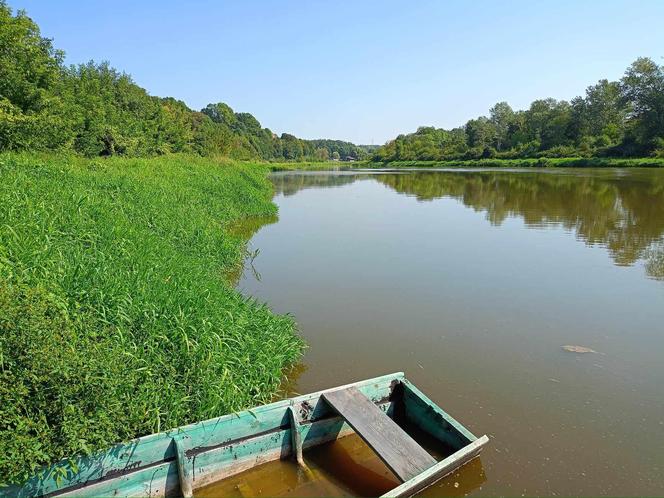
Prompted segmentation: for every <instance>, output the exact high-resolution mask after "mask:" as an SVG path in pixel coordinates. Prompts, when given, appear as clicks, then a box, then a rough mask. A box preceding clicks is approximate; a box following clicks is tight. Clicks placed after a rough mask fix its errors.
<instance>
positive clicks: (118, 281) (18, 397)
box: [0, 154, 303, 483]
mask: <svg viewBox="0 0 664 498" xmlns="http://www.w3.org/2000/svg"><path fill="white" fill-rule="evenodd" d="M267 172H268V168H267V167H266V166H265V165H259V164H238V163H234V162H230V161H225V162H224V161H222V162H219V161H213V160H209V159H201V158H197V157H193V156H164V157H158V158H152V159H118V158H111V159H92V160H91V159H83V158H79V157H73V156H55V155H35V154H21V155H16V154H0V176H1V177H2V182H0V447H2V449H3V451H2V452H1V453H0V483H2V482H16V481H21V480H22V479H24V478H25V477H27V476H28V475H29V474H31V473H33V472H35V471H36V470H37V469H38V468H39V467H40V466H42V465H44V464H48V463H51V462H53V461H56V460H58V459H61V458H64V457H67V456H72V455H74V454H80V453H89V452H91V451H94V450H96V449H100V448H106V447H108V446H110V445H112V444H114V443H116V442H118V441H122V440H127V439H130V438H133V437H136V436H140V435H145V434H150V433H153V432H157V431H160V430H165V429H168V428H171V427H177V426H179V425H183V424H186V423H189V422H194V421H198V420H203V419H206V418H209V417H213V416H218V415H221V414H224V413H229V412H233V411H236V410H240V409H242V408H246V407H248V406H253V405H257V404H261V403H264V402H267V401H269V400H270V399H271V397H272V396H273V394H274V393H275V392H276V391H277V389H278V387H279V384H280V381H281V380H282V372H283V369H284V367H286V366H288V365H289V364H291V363H293V362H294V361H295V360H296V359H297V358H298V357H299V356H300V353H301V350H302V346H303V344H302V341H301V339H300V338H299V337H298V336H297V334H296V332H295V324H294V322H293V320H292V319H291V318H290V317H285V316H279V315H275V314H273V313H272V312H271V311H270V310H269V309H267V308H266V307H265V306H262V305H260V304H258V303H256V302H255V301H253V300H252V299H247V298H245V297H243V296H242V295H240V294H239V293H238V292H237V291H236V290H235V289H234V288H233V286H232V284H231V283H230V282H228V281H227V279H226V278H225V277H224V275H228V274H229V273H232V271H233V270H234V269H237V267H238V265H240V264H241V262H242V259H243V256H244V254H245V252H246V239H244V238H242V237H240V236H238V235H236V234H233V232H232V230H231V229H230V227H231V225H232V224H233V223H234V222H236V221H237V220H239V219H242V218H247V217H255V216H274V215H276V206H275V205H274V204H273V203H272V201H271V195H272V186H271V184H270V182H269V180H267V178H266V174H267Z"/></svg>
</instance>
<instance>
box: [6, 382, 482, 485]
mask: <svg viewBox="0 0 664 498" xmlns="http://www.w3.org/2000/svg"><path fill="white" fill-rule="evenodd" d="M404 421H405V422H407V423H408V424H412V425H414V426H417V427H418V428H419V429H421V430H422V431H424V432H426V433H427V434H428V435H429V436H431V437H432V438H433V439H435V440H436V441H438V442H440V443H441V444H443V445H445V446H446V447H448V448H452V450H453V453H452V454H451V455H449V456H447V457H446V458H444V459H442V460H441V461H436V460H435V459H434V458H433V457H432V456H431V455H429V454H428V453H427V452H426V451H425V450H424V449H423V448H422V447H421V446H419V445H418V443H416V442H415V440H414V439H412V438H411V437H410V436H409V435H408V433H407V432H406V431H404V430H403V429H402V428H401V427H400V426H399V425H398V423H404ZM353 432H357V433H358V434H359V435H360V436H361V437H362V438H363V439H364V440H365V442H366V443H367V444H368V445H369V446H371V448H372V449H373V450H374V451H375V452H376V453H377V455H378V456H379V457H380V458H381V459H382V460H383V461H384V462H385V464H386V465H387V467H388V468H389V469H390V470H391V471H392V472H393V473H394V474H395V476H396V477H398V478H399V480H400V481H401V482H402V484H401V485H399V486H397V487H395V488H394V489H392V490H391V491H389V492H388V493H387V494H386V495H384V496H410V495H412V494H414V493H416V492H418V491H420V490H422V489H424V488H425V487H427V486H430V485H431V484H433V483H435V482H436V481H438V480H439V479H441V478H442V477H444V476H446V475H448V474H450V473H451V472H453V471H454V470H455V469H457V468H458V467H460V466H461V465H463V464H464V463H466V462H468V461H470V460H471V459H473V458H475V457H477V456H478V455H479V453H480V450H481V449H482V447H483V446H484V445H485V444H486V443H488V438H487V437H486V436H482V437H480V438H477V437H475V436H474V435H473V434H472V433H471V432H470V431H468V430H467V429H466V428H465V427H463V426H462V425H461V424H460V423H459V422H457V421H456V420H454V419H453V418H452V417H451V416H450V415H448V414H447V413H445V412H444V411H443V410H441V409H440V408H439V407H438V406H436V404H435V403H433V402H432V401H431V400H430V399H429V398H427V397H426V396H425V395H424V394H423V393H422V392H420V391H419V390H418V389H417V388H416V387H415V386H414V385H413V384H411V383H410V382H409V381H408V380H406V378H405V377H404V374H403V373H395V374H392V375H386V376H383V377H378V378H375V379H369V380H364V381H361V382H357V383H354V384H349V385H346V386H341V387H337V388H334V389H328V390H325V391H320V392H317V393H313V394H307V395H303V396H298V397H295V398H292V399H286V400H283V401H278V402H276V403H272V404H269V405H264V406H260V407H257V408H255V409H252V410H246V411H243V412H239V413H234V414H230V415H225V416H223V417H219V418H215V419H211V420H206V421H204V422H198V423H196V424H192V425H187V426H184V427H179V428H177V429H173V430H170V431H166V432H162V433H159V434H152V435H150V436H145V437H141V438H138V439H135V440H132V441H129V442H127V443H122V444H118V445H116V446H114V447H113V448H111V449H110V450H108V451H105V452H101V453H98V454H95V455H92V456H87V457H79V458H75V459H69V460H64V461H62V462H60V463H58V464H56V465H54V466H52V467H50V468H47V469H44V470H43V471H42V472H40V473H39V474H38V475H36V476H34V477H33V478H32V479H30V480H29V481H28V482H27V483H25V484H24V485H23V486H20V487H12V488H4V489H0V496H7V497H9V496H16V497H33V496H44V495H48V496H77V497H91V496H131V497H133V496H149V497H162V496H181V495H183V496H185V497H189V496H192V494H193V492H194V491H195V490H196V489H197V488H200V487H202V486H205V485H207V484H210V483H212V482H215V481H218V480H221V479H224V478H227V477H230V476H232V475H235V474H238V473H240V472H242V471H245V470H247V469H250V468H252V467H254V466H256V465H260V464H262V463H265V462H269V461H271V460H276V459H283V458H289V457H295V458H296V459H297V461H298V462H299V463H300V464H302V465H306V463H305V462H304V456H305V455H304V454H303V452H302V451H303V449H307V448H309V447H312V446H316V445H319V444H322V443H324V442H328V441H332V440H334V439H337V438H340V437H344V436H347V435H349V434H352V433H353Z"/></svg>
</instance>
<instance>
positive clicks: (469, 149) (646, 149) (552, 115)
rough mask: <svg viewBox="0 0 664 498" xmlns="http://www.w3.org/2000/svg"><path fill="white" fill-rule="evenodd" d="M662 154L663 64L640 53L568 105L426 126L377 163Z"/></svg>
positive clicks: (499, 109) (384, 151)
mask: <svg viewBox="0 0 664 498" xmlns="http://www.w3.org/2000/svg"><path fill="white" fill-rule="evenodd" d="M593 156H607V157H645V156H656V157H664V66H659V65H657V64H656V63H655V62H654V61H652V60H651V59H648V58H639V59H637V60H636V61H634V63H632V65H631V66H630V67H629V68H627V71H626V72H625V75H624V76H623V77H622V79H621V80H620V81H608V80H605V79H604V80H600V81H599V82H598V83H597V84H596V85H593V86H590V87H588V88H587V89H586V94H585V96H583V97H576V98H574V99H572V100H571V101H570V102H567V101H564V100H555V99H551V98H549V99H544V100H536V101H534V102H533V103H532V104H531V105H530V107H529V108H528V109H527V110H524V111H514V110H513V109H512V108H511V107H510V106H509V104H508V103H507V102H499V103H497V104H496V105H494V106H493V107H492V108H491V109H490V110H489V116H480V117H479V118H477V119H471V120H470V121H468V122H467V123H466V124H465V125H464V126H461V127H459V128H454V129H451V130H444V129H440V128H434V127H421V128H419V129H418V130H417V131H416V132H415V133H411V134H409V135H399V136H398V137H397V138H396V139H394V140H392V141H390V142H388V143H387V144H385V145H384V146H382V147H380V148H379V149H378V150H377V151H376V152H375V153H374V154H373V159H374V160H376V161H410V160H419V161H426V160H432V161H435V160H457V159H459V160H463V159H481V158H506V159H517V158H530V157H593Z"/></svg>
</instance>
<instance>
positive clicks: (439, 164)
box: [267, 157, 664, 171]
mask: <svg viewBox="0 0 664 498" xmlns="http://www.w3.org/2000/svg"><path fill="white" fill-rule="evenodd" d="M267 166H268V167H269V168H270V170H271V171H297V170H305V171H326V170H353V169H362V168H371V169H379V168H386V169H393V168H663V167H664V158H661V157H639V158H613V157H560V158H549V157H539V158H524V159H465V160H454V161H384V162H375V161H355V162H344V161H325V162H279V163H267Z"/></svg>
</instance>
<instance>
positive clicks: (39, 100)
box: [0, 0, 367, 161]
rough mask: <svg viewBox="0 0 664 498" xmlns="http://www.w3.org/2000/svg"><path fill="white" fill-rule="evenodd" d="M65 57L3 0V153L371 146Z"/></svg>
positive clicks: (353, 153)
mask: <svg viewBox="0 0 664 498" xmlns="http://www.w3.org/2000/svg"><path fill="white" fill-rule="evenodd" d="M63 60H64V54H63V52H62V51H61V50H57V49H55V48H54V47H53V44H52V42H51V40H49V39H46V38H43V37H42V36H41V34H40V30H39V27H38V26H37V24H36V23H35V22H34V21H33V20H32V19H30V18H29V17H28V16H27V15H26V14H25V13H24V12H22V11H19V12H17V13H16V14H13V13H12V10H11V9H10V7H9V6H8V5H7V4H6V2H5V1H4V0H0V151H3V150H5V151H6V150H70V151H75V152H77V153H80V154H83V155H86V156H111V155H126V156H148V155H155V154H165V153H169V152H187V153H195V154H200V155H203V156H211V155H224V156H229V157H232V158H237V159H264V160H288V161H298V160H305V159H306V160H312V159H319V160H328V159H329V160H334V159H336V160H344V161H345V160H353V159H363V158H365V157H366V156H367V151H366V148H363V147H358V146H355V145H354V144H352V143H349V142H342V141H338V140H303V139H299V138H297V137H295V136H293V135H289V134H287V133H283V134H282V135H281V136H277V135H276V134H274V133H273V132H272V131H271V130H269V129H268V128H263V127H262V126H261V124H260V123H259V122H258V120H257V119H256V118H255V117H254V116H252V115H251V114H249V113H245V112H234V111H233V109H231V108H230V107H229V106H228V105H226V104H224V103H217V104H210V105H208V106H207V107H205V108H204V109H202V110H201V111H194V110H192V109H189V108H188V107H187V106H186V105H185V104H184V102H182V101H179V100H176V99H174V98H171V97H167V98H159V97H154V96H151V95H149V94H148V92H147V91H146V90H145V89H143V88H141V87H140V86H138V85H137V84H136V83H134V82H133V81H132V79H131V77H130V76H129V75H127V74H125V73H122V72H119V71H117V70H115V69H114V68H112V67H111V66H110V65H109V64H108V63H106V62H103V63H101V64H96V63H94V62H89V63H87V64H82V65H78V66H70V67H66V66H65V65H64V64H63Z"/></svg>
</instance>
